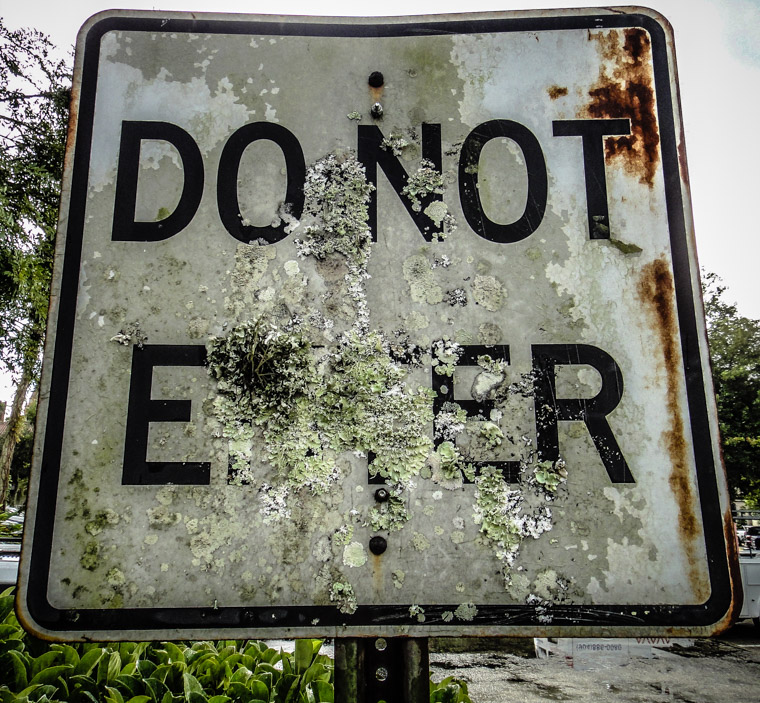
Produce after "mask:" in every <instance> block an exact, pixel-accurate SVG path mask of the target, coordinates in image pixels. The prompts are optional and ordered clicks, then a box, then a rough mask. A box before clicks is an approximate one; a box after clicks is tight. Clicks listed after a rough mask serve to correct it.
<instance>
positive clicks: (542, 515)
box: [474, 466, 552, 585]
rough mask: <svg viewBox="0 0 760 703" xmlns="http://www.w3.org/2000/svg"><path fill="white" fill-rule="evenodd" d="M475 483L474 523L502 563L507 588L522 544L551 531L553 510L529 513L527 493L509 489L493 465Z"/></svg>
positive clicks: (536, 510)
mask: <svg viewBox="0 0 760 703" xmlns="http://www.w3.org/2000/svg"><path fill="white" fill-rule="evenodd" d="M475 484H476V486H477V491H476V494H475V501H476V502H475V505H474V517H475V522H476V523H477V524H479V525H480V532H481V534H482V535H483V536H484V537H485V539H486V541H487V542H488V543H489V544H491V546H492V548H493V550H494V554H495V556H496V558H497V559H498V560H499V561H500V562H501V564H502V567H503V575H504V579H505V583H506V584H507V585H508V584H509V583H510V574H509V571H510V568H511V567H512V565H513V564H514V562H515V560H516V559H517V556H518V554H519V551H520V544H521V543H522V541H523V540H524V539H526V538H527V537H532V538H533V539H538V538H539V537H540V536H541V535H542V534H543V533H545V532H547V531H548V530H551V528H552V520H551V511H550V510H549V508H548V507H547V506H545V505H539V506H538V507H537V508H535V509H534V510H533V511H531V512H529V511H528V508H529V506H528V505H527V504H526V500H525V495H524V492H523V491H522V490H520V489H512V488H510V486H509V484H507V482H506V481H504V477H503V476H502V474H501V472H500V471H498V470H497V469H496V468H494V467H492V466H486V467H484V468H482V469H481V472H480V475H479V476H478V477H477V478H476V479H475Z"/></svg>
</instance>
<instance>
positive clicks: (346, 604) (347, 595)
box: [330, 581, 358, 615]
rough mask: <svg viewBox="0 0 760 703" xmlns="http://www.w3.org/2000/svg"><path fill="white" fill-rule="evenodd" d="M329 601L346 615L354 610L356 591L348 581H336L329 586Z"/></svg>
mask: <svg viewBox="0 0 760 703" xmlns="http://www.w3.org/2000/svg"><path fill="white" fill-rule="evenodd" d="M330 602H332V603H335V604H336V605H337V606H338V610H340V612H341V613H346V615H351V614H353V613H355V612H356V608H357V607H358V606H357V603H356V593H354V587H353V586H352V585H351V584H350V583H345V582H342V581H337V582H335V583H333V584H332V586H331V587H330Z"/></svg>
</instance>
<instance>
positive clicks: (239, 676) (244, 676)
mask: <svg viewBox="0 0 760 703" xmlns="http://www.w3.org/2000/svg"><path fill="white" fill-rule="evenodd" d="M252 673H253V672H252V671H251V670H250V669H246V668H245V667H244V666H240V667H238V668H237V669H236V670H235V673H234V674H232V676H231V677H230V681H239V682H240V683H245V682H246V681H248V679H249V678H251V674H252Z"/></svg>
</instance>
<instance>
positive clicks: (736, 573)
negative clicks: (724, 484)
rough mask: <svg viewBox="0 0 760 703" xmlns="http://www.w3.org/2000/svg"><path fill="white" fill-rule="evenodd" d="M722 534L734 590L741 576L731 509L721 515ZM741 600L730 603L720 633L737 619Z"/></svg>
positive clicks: (739, 585)
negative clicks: (724, 539) (724, 538)
mask: <svg viewBox="0 0 760 703" xmlns="http://www.w3.org/2000/svg"><path fill="white" fill-rule="evenodd" d="M723 533H724V534H725V537H726V547H727V556H728V570H729V574H730V577H731V582H732V584H734V585H733V587H734V589H735V588H736V587H737V585H738V587H739V588H741V583H742V575H741V571H740V570H739V544H738V542H737V541H736V528H735V527H734V519H733V517H732V515H731V509H730V508H729V509H728V510H725V511H724V513H723ZM741 604H742V599H741V598H740V597H739V596H738V595H737V596H736V597H734V599H733V600H732V601H731V607H730V608H729V610H728V612H727V613H726V616H725V617H724V618H723V625H724V627H722V628H721V630H720V632H722V631H723V630H727V629H728V627H729V626H730V625H732V624H733V623H734V621H735V620H736V619H737V618H738V617H739V613H740V612H741Z"/></svg>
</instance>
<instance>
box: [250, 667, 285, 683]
mask: <svg viewBox="0 0 760 703" xmlns="http://www.w3.org/2000/svg"><path fill="white" fill-rule="evenodd" d="M253 673H254V674H263V673H267V674H271V676H272V683H275V682H276V681H277V680H278V679H279V678H280V676H282V672H281V671H279V670H278V669H275V668H274V667H273V666H272V665H271V664H267V663H266V662H259V663H258V664H257V665H256V669H255V671H254V672H253ZM270 688H271V685H270Z"/></svg>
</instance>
